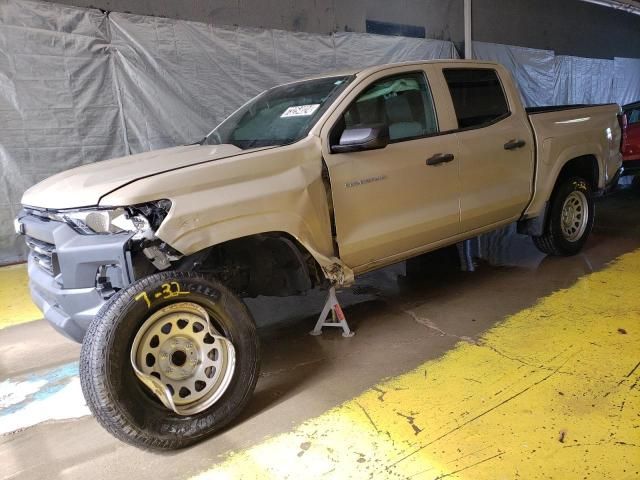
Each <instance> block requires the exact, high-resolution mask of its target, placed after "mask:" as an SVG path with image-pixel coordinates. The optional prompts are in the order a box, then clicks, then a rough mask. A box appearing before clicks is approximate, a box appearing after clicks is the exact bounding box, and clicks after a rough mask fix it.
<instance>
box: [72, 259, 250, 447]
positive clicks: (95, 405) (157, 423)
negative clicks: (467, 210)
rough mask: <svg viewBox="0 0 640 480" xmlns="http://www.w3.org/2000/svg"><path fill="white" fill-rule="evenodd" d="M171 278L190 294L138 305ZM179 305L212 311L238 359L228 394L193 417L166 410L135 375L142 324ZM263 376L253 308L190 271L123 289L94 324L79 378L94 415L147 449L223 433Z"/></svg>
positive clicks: (180, 444) (110, 429) (185, 443)
mask: <svg viewBox="0 0 640 480" xmlns="http://www.w3.org/2000/svg"><path fill="white" fill-rule="evenodd" d="M173 281H175V282H179V285H180V287H181V290H184V291H186V292H188V293H187V294H184V295H180V297H179V299H178V300H177V299H176V298H167V299H164V298H159V299H155V295H149V296H148V297H149V298H152V301H151V302H150V305H149V306H147V303H146V302H145V301H139V300H138V301H136V300H135V297H136V296H137V295H139V294H141V293H142V292H145V291H146V292H150V293H151V292H157V291H161V290H162V287H163V284H166V283H168V282H173ZM176 301H181V302H185V301H187V302H193V303H197V304H198V305H200V306H202V307H204V308H205V309H206V310H207V311H209V313H210V314H211V319H212V321H214V322H215V324H216V327H217V329H218V331H220V332H221V334H222V335H224V336H225V337H226V338H227V339H229V340H230V341H231V342H232V343H233V346H234V347H235V354H236V365H235V371H234V375H233V378H232V379H231V383H230V384H229V386H228V387H227V389H226V391H225V392H224V394H223V395H222V397H220V399H219V400H218V401H217V402H216V403H214V404H213V405H212V406H211V407H209V408H208V409H207V410H205V411H203V412H201V413H198V414H194V415H190V416H180V415H177V414H176V413H174V412H173V411H171V410H169V409H167V408H166V407H164V406H163V405H162V404H161V403H160V401H159V400H158V399H157V398H156V397H155V396H154V395H153V394H152V393H151V392H150V391H149V390H148V389H147V387H145V386H144V385H143V384H142V382H140V380H139V379H138V378H137V377H136V375H135V372H134V370H133V367H132V366H131V362H130V349H131V347H132V343H133V340H134V337H135V335H136V333H137V332H138V330H139V328H140V326H141V325H142V324H143V323H144V320H145V319H146V318H148V316H149V315H150V314H152V313H153V312H154V311H157V310H159V309H160V308H162V307H166V306H167V305H169V304H170V303H175V302H176ZM258 373H259V340H258V336H257V332H256V326H255V323H254V321H253V318H252V316H251V314H250V312H249V310H248V309H247V307H246V306H245V305H244V303H243V302H242V301H241V300H240V299H238V298H237V297H236V296H235V295H234V294H232V293H231V292H230V291H229V290H228V289H227V288H225V287H224V286H223V285H221V284H220V283H219V282H217V281H215V280H212V279H208V278H205V277H203V276H201V275H198V274H194V273H187V272H162V273H157V274H154V275H150V276H149V277H146V278H143V279H141V280H139V281H137V282H135V283H133V284H131V285H129V286H128V287H127V288H125V289H123V290H121V291H119V292H118V293H117V294H116V295H115V296H114V297H113V298H112V299H111V300H110V301H109V302H108V303H107V304H106V305H105V306H104V307H103V308H102V309H101V310H100V312H99V313H98V315H96V318H95V319H94V320H93V322H92V323H91V325H90V326H89V329H88V331H87V334H86V336H85V338H84V343H83V344H82V351H81V353H80V381H81V385H82V391H83V393H84V397H85V399H86V401H87V404H88V405H89V408H90V409H91V412H92V413H93V415H94V416H95V418H96V419H97V420H98V422H99V423H100V424H101V425H102V426H103V427H104V428H105V429H106V430H107V431H108V432H110V433H111V434H113V435H114V436H115V437H116V438H118V439H120V440H122V441H124V442H126V443H129V444H131V445H134V446H136V447H140V448H144V449H153V450H173V449H179V448H184V447H187V446H189V445H192V444H194V443H196V442H198V441H200V440H202V439H204V438H206V437H208V436H210V435H212V434H213V433H214V432H216V431H218V430H220V429H221V428H223V427H224V426H226V425H227V424H228V423H229V422H230V421H231V420H233V419H234V418H235V417H236V416H237V415H238V414H239V413H240V412H241V411H242V409H243V408H244V407H245V405H246V404H247V402H248V401H249V399H250V398H251V394H252V393H253V390H254V388H255V385H256V382H257V379H258Z"/></svg>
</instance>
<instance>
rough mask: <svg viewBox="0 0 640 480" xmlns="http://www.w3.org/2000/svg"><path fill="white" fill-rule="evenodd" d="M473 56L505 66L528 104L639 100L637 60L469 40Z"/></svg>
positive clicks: (638, 65) (624, 102)
mask: <svg viewBox="0 0 640 480" xmlns="http://www.w3.org/2000/svg"><path fill="white" fill-rule="evenodd" d="M473 55H474V58H477V59H481V60H491V61H495V62H499V63H502V64H503V65H505V66H506V67H507V68H509V70H510V71H511V73H512V74H513V76H514V77H515V78H516V80H517V82H518V84H519V86H520V91H521V93H522V97H523V100H524V102H525V103H526V105H527V106H530V107H533V106H544V105H567V104H576V103H610V102H615V103H619V104H620V105H624V104H626V103H630V102H633V101H636V100H640V59H633V58H614V59H613V60H601V59H595V58H582V57H570V56H565V55H555V53H554V52H553V51H551V50H536V49H532V48H524V47H514V46H511V45H499V44H495V43H484V42H473Z"/></svg>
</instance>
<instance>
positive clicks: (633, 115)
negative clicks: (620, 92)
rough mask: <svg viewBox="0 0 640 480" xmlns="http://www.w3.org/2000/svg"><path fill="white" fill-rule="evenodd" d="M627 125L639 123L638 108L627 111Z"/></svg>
mask: <svg viewBox="0 0 640 480" xmlns="http://www.w3.org/2000/svg"><path fill="white" fill-rule="evenodd" d="M627 119H628V125H635V124H636V123H640V108H636V109H634V110H629V112H628V113H627Z"/></svg>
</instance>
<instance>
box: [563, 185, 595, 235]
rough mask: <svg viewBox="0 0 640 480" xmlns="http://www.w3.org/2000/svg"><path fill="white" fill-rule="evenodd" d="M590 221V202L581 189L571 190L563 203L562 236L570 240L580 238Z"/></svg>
mask: <svg viewBox="0 0 640 480" xmlns="http://www.w3.org/2000/svg"><path fill="white" fill-rule="evenodd" d="M588 222H589V203H588V202H587V197H586V195H585V194H584V193H582V192H581V191H578V190H576V191H573V192H571V193H570V194H569V195H568V196H567V198H566V199H565V201H564V203H563V204H562V214H561V217H560V228H561V229H562V236H563V237H564V238H565V239H566V240H568V241H569V242H575V241H576V240H578V239H580V238H581V237H582V235H583V234H584V232H585V230H586V229H587V223H588Z"/></svg>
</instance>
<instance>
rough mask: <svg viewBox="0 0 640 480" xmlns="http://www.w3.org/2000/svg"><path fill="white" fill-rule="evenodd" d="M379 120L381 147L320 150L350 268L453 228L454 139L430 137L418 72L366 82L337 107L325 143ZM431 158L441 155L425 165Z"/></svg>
mask: <svg viewBox="0 0 640 480" xmlns="http://www.w3.org/2000/svg"><path fill="white" fill-rule="evenodd" d="M414 68H415V67H414ZM381 125H382V126H386V127H388V130H389V138H390V144H389V145H387V146H386V147H385V148H382V149H378V150H367V151H361V152H351V153H329V154H327V155H326V156H325V161H326V163H327V166H328V168H329V174H330V178H331V186H332V193H333V205H334V214H335V222H336V240H337V243H338V247H339V250H340V257H341V259H342V260H343V261H344V262H345V263H346V264H347V265H348V266H349V267H351V268H356V269H357V267H362V266H365V265H367V264H371V263H374V262H379V261H381V260H384V259H385V258H389V257H393V256H394V255H401V254H402V253H404V252H409V251H411V250H413V249H417V248H420V247H423V246H425V245H427V244H430V243H433V242H437V241H440V240H443V239H446V238H449V237H452V236H454V235H456V234H458V233H459V232H460V218H459V191H460V188H459V179H458V165H459V164H458V162H457V158H456V157H457V155H458V145H457V139H456V138H455V135H454V134H452V135H437V134H438V131H439V130H438V121H437V116H436V114H435V109H434V104H433V99H432V96H431V90H430V89H429V84H428V82H427V78H426V75H425V72H424V71H410V72H405V73H396V74H393V75H390V76H385V77H382V78H379V79H377V80H372V81H371V82H370V83H369V84H368V85H367V86H365V87H364V88H363V89H362V90H361V92H360V93H359V94H358V95H357V97H355V99H354V100H353V101H352V102H351V103H350V104H349V106H348V107H347V108H346V109H345V110H344V111H343V113H342V115H341V117H340V119H339V120H338V122H337V123H336V125H335V126H334V127H333V128H332V130H331V134H330V138H329V142H339V139H340V138H341V135H342V133H343V132H344V131H345V130H346V129H353V128H364V127H372V126H375V127H379V126H381ZM434 157H435V158H441V159H442V158H444V159H445V160H446V161H440V162H435V164H433V165H428V164H427V163H428V160H429V159H431V158H434ZM430 163H434V162H433V161H432V162H430Z"/></svg>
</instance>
